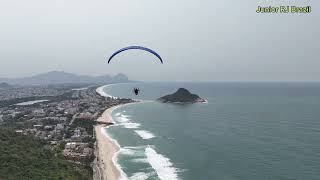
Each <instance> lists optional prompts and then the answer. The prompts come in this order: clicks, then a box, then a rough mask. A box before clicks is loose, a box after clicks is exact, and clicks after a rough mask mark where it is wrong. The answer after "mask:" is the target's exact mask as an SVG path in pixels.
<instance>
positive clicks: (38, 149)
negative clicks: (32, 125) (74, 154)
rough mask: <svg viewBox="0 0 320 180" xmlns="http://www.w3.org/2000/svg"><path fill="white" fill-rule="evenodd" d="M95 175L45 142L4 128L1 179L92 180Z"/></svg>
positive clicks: (0, 147)
mask: <svg viewBox="0 0 320 180" xmlns="http://www.w3.org/2000/svg"><path fill="white" fill-rule="evenodd" d="M91 177H92V172H90V170H88V169H85V168H84V167H82V166H75V165H74V164H71V163H69V162H67V161H66V160H65V159H64V157H63V156H62V154H61V153H57V152H56V153H54V152H53V151H52V150H50V148H49V146H48V145H47V144H46V142H45V141H41V140H39V139H36V138H34V137H31V136H22V135H18V134H17V133H15V132H14V131H12V130H8V129H3V128H0V179H3V180H10V179H25V180H27V179H35V180H36V179H69V180H73V179H75V180H76V179H79V180H80V179H92V178H91Z"/></svg>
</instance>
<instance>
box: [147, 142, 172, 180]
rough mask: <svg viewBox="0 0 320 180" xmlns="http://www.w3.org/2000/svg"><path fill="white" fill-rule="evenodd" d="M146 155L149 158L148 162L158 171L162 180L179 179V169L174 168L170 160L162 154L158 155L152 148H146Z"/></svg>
mask: <svg viewBox="0 0 320 180" xmlns="http://www.w3.org/2000/svg"><path fill="white" fill-rule="evenodd" d="M145 154H146V156H147V159H148V162H149V163H150V165H151V166H152V168H153V169H154V170H155V171H156V173H157V175H158V177H159V178H160V179H161V180H177V179H178V174H177V169H176V168H174V167H173V164H172V163H171V162H170V159H168V158H166V157H165V156H163V155H161V154H158V153H157V152H156V151H155V150H154V149H152V148H151V147H146V149H145Z"/></svg>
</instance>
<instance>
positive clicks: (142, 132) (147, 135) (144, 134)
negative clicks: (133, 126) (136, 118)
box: [134, 130, 155, 139]
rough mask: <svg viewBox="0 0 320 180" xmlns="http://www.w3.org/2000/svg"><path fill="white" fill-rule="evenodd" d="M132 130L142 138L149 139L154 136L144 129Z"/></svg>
mask: <svg viewBox="0 0 320 180" xmlns="http://www.w3.org/2000/svg"><path fill="white" fill-rule="evenodd" d="M134 132H135V133H137V134H138V135H139V136H140V137H141V138H142V139H151V138H154V137H155V136H154V135H153V134H152V133H151V132H149V131H145V130H136V131H134Z"/></svg>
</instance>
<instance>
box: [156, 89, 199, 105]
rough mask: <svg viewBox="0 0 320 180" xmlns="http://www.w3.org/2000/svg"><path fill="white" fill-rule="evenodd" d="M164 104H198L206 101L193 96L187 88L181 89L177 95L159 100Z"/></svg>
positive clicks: (170, 95)
mask: <svg viewBox="0 0 320 180" xmlns="http://www.w3.org/2000/svg"><path fill="white" fill-rule="evenodd" d="M158 100H159V101H161V102H164V103H168V102H171V103H196V102H205V100H204V99H202V98H201V97H199V96H198V95H196V94H191V93H190V92H189V91H188V90H187V89H185V88H179V89H178V90H177V91H176V92H175V93H173V94H169V95H166V96H163V97H160V98H159V99H158Z"/></svg>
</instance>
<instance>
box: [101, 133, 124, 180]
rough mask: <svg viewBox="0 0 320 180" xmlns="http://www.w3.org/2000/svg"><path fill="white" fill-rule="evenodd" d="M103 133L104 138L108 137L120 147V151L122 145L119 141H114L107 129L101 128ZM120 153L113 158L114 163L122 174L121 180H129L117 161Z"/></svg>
mask: <svg viewBox="0 0 320 180" xmlns="http://www.w3.org/2000/svg"><path fill="white" fill-rule="evenodd" d="M101 131H102V134H103V135H104V136H106V137H107V138H108V139H110V140H111V141H112V142H113V143H114V144H116V145H117V146H118V148H119V149H120V144H119V143H118V141H117V140H115V139H112V138H111V137H110V136H109V134H108V133H107V129H106V128H103V127H102V128H101ZM119 153H120V150H119V151H117V152H116V153H115V154H114V155H113V157H112V163H113V164H114V165H115V166H116V168H117V169H118V171H119V172H120V178H119V179H120V180H127V179H128V177H127V175H126V173H125V172H123V170H122V168H121V166H120V164H119V163H118V161H117V157H118V154H119Z"/></svg>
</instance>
